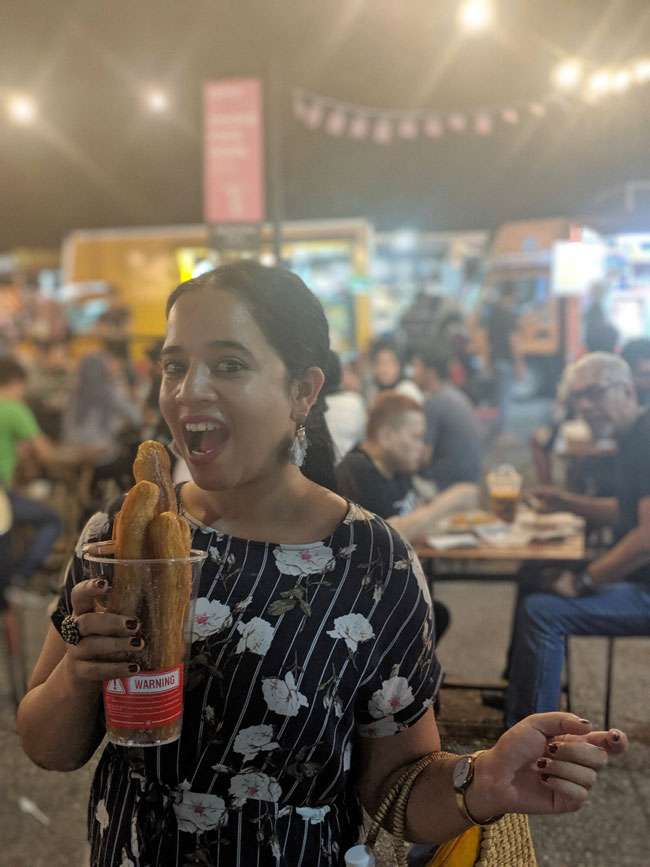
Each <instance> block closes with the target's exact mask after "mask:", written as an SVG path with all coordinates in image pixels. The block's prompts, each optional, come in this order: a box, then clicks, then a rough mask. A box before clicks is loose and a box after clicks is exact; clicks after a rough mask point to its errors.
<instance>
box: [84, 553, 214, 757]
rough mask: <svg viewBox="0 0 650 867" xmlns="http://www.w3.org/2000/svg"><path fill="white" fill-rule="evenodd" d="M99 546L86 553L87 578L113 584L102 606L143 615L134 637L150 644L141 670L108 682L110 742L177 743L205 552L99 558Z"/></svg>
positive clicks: (136, 658) (138, 658) (138, 655)
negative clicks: (158, 557)
mask: <svg viewBox="0 0 650 867" xmlns="http://www.w3.org/2000/svg"><path fill="white" fill-rule="evenodd" d="M107 547H108V546H107ZM97 550H99V551H100V552H101V551H102V546H101V545H100V546H89V548H88V549H87V550H86V551H85V553H84V555H83V557H84V561H85V566H86V569H87V571H88V574H89V577H90V578H103V579H105V580H106V581H108V584H109V589H108V591H107V592H106V595H105V596H104V597H103V598H102V600H101V604H98V606H97V608H98V610H99V611H106V612H111V613H114V614H122V615H124V616H126V617H130V618H136V619H137V620H139V621H140V624H141V626H140V629H139V630H138V632H137V633H136V635H137V637H139V638H142V639H143V640H144V642H145V645H144V649H143V650H140V651H137V652H134V653H133V657H132V661H133V662H137V663H138V664H139V665H140V671H139V672H138V673H137V674H134V675H131V676H130V677H125V678H121V679H115V680H109V681H105V682H104V711H105V716H106V731H107V734H108V739H109V740H110V741H112V743H114V744H118V745H119V746H122V747H146V746H161V745H162V744H168V743H171V742H172V741H175V740H177V739H178V738H179V737H180V733H181V725H182V722H183V685H184V682H185V672H186V670H187V664H188V661H189V653H190V645H191V634H190V624H191V623H192V620H193V617H194V604H195V600H196V594H197V591H198V586H199V576H200V574H201V566H202V565H203V561H204V560H205V558H206V556H207V554H206V552H205V551H194V550H193V551H192V552H191V555H190V556H189V557H187V558H182V559H175V560H117V559H116V558H115V557H113V556H108V555H107V554H106V553H105V551H104V552H102V555H101V556H99V555H97V556H96V555H95V553H94V552H95V551H97ZM91 552H92V553H91ZM129 661H131V660H129Z"/></svg>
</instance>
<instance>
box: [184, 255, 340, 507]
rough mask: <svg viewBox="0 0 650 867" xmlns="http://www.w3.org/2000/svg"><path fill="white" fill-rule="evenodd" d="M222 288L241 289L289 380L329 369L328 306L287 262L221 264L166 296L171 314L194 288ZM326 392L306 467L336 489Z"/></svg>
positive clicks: (309, 424)
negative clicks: (315, 369)
mask: <svg viewBox="0 0 650 867" xmlns="http://www.w3.org/2000/svg"><path fill="white" fill-rule="evenodd" d="M196 290H201V291H207V290H220V291H225V292H231V293H232V294H233V295H236V296H237V297H238V298H239V299H240V300H241V301H242V302H243V303H244V304H245V305H246V307H247V308H248V310H249V312H250V314H251V316H252V317H253V319H254V320H255V323H256V324H257V326H258V327H259V328H260V330H261V331H262V333H263V334H264V336H265V338H266V339H267V341H268V343H269V345H270V346H271V347H272V348H273V349H274V350H275V352H277V354H278V355H279V356H280V358H281V359H282V361H283V362H284V364H285V367H286V368H287V375H288V384H289V383H291V382H293V381H295V380H298V379H302V378H303V376H304V375H305V373H306V372H307V370H308V369H309V368H310V367H320V368H321V370H324V369H325V367H326V364H327V357H328V350H329V326H328V324H327V319H326V317H325V312H324V311H323V307H322V305H321V303H320V301H319V300H318V298H316V296H315V295H314V294H313V292H311V291H310V290H309V289H308V288H307V286H306V285H305V284H304V283H303V281H302V280H301V279H300V277H298V276H297V275H296V274H292V273H291V271H288V270H287V269H286V268H282V267H272V268H269V267H267V266H266V265H260V264H259V262H255V261H253V260H252V259H243V260H241V261H239V262H232V263H230V264H228V265H221V266H220V267H219V268H216V269H215V270H214V271H208V272H207V274H202V275H201V276H200V277H194V278H193V279H192V280H186V281H185V282H184V283H181V284H180V285H179V286H177V287H176V289H174V291H173V292H172V294H171V295H170V296H169V299H168V301H167V316H169V312H170V310H171V309H172V307H173V306H174V304H175V303H176V301H178V299H179V298H180V297H181V296H182V295H185V294H186V293H187V292H191V291H196ZM323 401H324V398H323V396H322V392H321V394H319V395H318V398H317V400H316V402H315V403H314V405H313V406H312V408H311V410H310V412H309V416H308V417H307V421H306V422H305V427H306V429H307V440H308V442H309V448H308V450H307V456H306V458H305V462H304V464H303V465H302V472H303V474H304V475H305V476H306V477H307V478H308V479H311V481H313V482H316V483H317V484H319V485H322V486H323V487H325V488H329V489H330V490H332V491H335V490H336V481H335V475H334V447H333V445H332V438H331V436H330V433H329V430H328V428H327V425H326V423H325V415H324V403H323Z"/></svg>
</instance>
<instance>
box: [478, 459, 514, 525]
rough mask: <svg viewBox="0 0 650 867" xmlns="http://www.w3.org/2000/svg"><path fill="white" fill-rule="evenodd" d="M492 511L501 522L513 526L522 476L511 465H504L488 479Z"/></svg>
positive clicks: (493, 471) (489, 474) (488, 476)
mask: <svg viewBox="0 0 650 867" xmlns="http://www.w3.org/2000/svg"><path fill="white" fill-rule="evenodd" d="M486 483H487V489H488V493H489V495H490V510H491V511H492V512H493V513H494V514H495V515H496V516H497V518H498V519H499V520H500V521H505V522H506V523H508V524H512V522H513V521H514V520H515V517H516V515H517V503H518V502H519V491H520V490H521V476H520V475H519V473H518V472H517V470H516V469H515V468H514V467H513V466H511V465H510V464H502V465H501V466H500V467H497V468H496V469H495V470H492V472H491V473H488V474H487V478H486Z"/></svg>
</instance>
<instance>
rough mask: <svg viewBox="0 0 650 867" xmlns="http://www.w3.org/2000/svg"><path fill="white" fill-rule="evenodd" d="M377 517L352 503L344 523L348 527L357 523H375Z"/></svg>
mask: <svg viewBox="0 0 650 867" xmlns="http://www.w3.org/2000/svg"><path fill="white" fill-rule="evenodd" d="M374 519H375V516H374V515H373V514H372V512H369V511H368V510H367V509H364V508H363V506H359V505H358V504H357V503H350V508H349V509H348V513H347V515H346V516H345V518H344V519H343V523H344V524H346V525H349V524H354V522H355V521H374Z"/></svg>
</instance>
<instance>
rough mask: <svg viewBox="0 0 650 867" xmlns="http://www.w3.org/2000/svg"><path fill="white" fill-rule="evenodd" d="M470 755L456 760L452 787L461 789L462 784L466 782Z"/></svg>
mask: <svg viewBox="0 0 650 867" xmlns="http://www.w3.org/2000/svg"><path fill="white" fill-rule="evenodd" d="M470 764H471V763H470V756H463V757H462V758H461V759H459V760H458V761H457V762H456V767H455V768H454V788H455V789H462V788H463V786H464V785H465V784H466V783H467V778H468V777H469V771H470Z"/></svg>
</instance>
